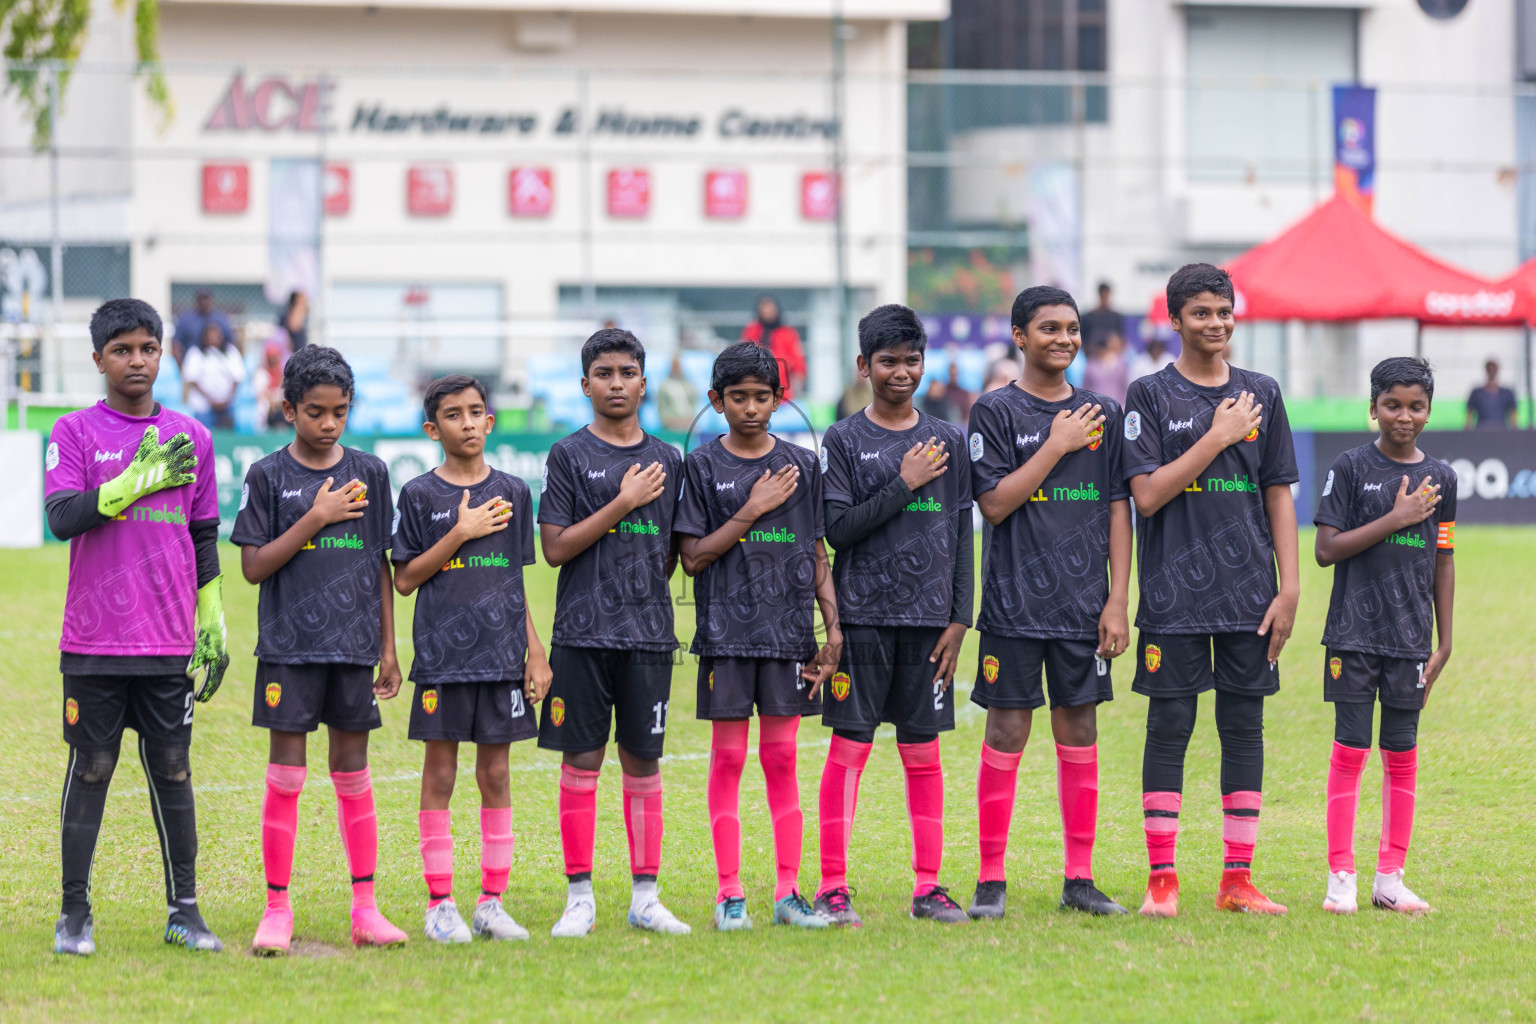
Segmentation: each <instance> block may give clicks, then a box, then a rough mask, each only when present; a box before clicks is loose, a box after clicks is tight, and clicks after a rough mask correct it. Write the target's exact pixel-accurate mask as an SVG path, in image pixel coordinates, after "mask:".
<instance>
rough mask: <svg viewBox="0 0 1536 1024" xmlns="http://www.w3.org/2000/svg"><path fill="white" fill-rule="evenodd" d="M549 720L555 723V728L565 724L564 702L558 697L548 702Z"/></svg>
mask: <svg viewBox="0 0 1536 1024" xmlns="http://www.w3.org/2000/svg"><path fill="white" fill-rule="evenodd" d="M549 720H550V721H551V722H554V723H555V726H556V728H558V727H559V726H561V725H563V724H564V723H565V701H563V700H561V699H560V698H559V697H556V698H555V699H554V700H552V701H550V702H549Z"/></svg>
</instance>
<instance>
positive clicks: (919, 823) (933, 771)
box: [896, 739, 944, 896]
mask: <svg viewBox="0 0 1536 1024" xmlns="http://www.w3.org/2000/svg"><path fill="white" fill-rule="evenodd" d="M896 749H897V751H898V752H900V754H901V765H902V767H903V768H905V769H906V771H907V817H908V819H909V820H910V821H911V823H912V874H913V876H914V882H913V885H912V895H913V896H920V895H922V894H923V893H925V892H927V891H928V890H929V889H931V888H933V887H934V886H935V885H938V884H939V868H940V866H942V864H943V861H944V766H943V765H942V764H940V763H939V741H938V740H936V739H933V740H929V741H928V742H927V743H898V744H896Z"/></svg>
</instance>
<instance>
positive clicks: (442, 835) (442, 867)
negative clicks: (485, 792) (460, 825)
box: [416, 809, 453, 909]
mask: <svg viewBox="0 0 1536 1024" xmlns="http://www.w3.org/2000/svg"><path fill="white" fill-rule="evenodd" d="M416 822H417V824H418V825H419V826H420V828H421V877H422V878H424V879H426V880H427V908H428V909H431V908H432V907H435V906H437V905H438V904H439V903H441V902H443V900H446V899H448V898H450V897H451V896H453V826H452V823H451V822H450V820H449V817H448V811H447V810H446V809H445V810H441V811H419V812H417V814H416Z"/></svg>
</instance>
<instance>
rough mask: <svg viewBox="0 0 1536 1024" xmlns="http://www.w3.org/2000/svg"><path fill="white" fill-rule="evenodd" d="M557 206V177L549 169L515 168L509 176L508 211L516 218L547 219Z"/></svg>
mask: <svg viewBox="0 0 1536 1024" xmlns="http://www.w3.org/2000/svg"><path fill="white" fill-rule="evenodd" d="M554 205H555V176H554V172H553V171H551V170H550V169H549V168H548V167H514V168H512V171H511V173H509V174H508V175H507V210H508V211H509V212H510V213H511V214H512V216H514V217H547V216H549V212H550V210H552V209H554Z"/></svg>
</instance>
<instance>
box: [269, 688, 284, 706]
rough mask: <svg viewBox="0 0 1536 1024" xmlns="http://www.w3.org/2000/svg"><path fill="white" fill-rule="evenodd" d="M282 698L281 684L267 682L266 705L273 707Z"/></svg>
mask: <svg viewBox="0 0 1536 1024" xmlns="http://www.w3.org/2000/svg"><path fill="white" fill-rule="evenodd" d="M282 699H283V685H282V684H281V683H268V684H267V707H269V708H275V707H277V705H278V704H279V703H280V702H281V701H282Z"/></svg>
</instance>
